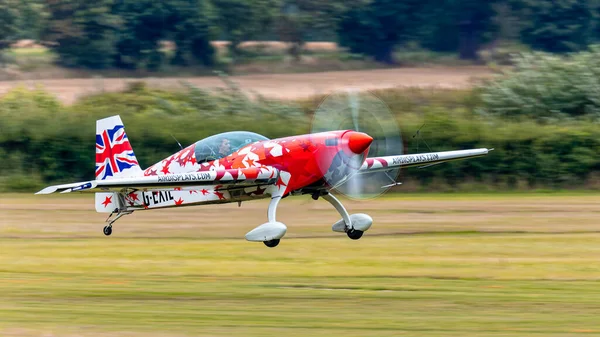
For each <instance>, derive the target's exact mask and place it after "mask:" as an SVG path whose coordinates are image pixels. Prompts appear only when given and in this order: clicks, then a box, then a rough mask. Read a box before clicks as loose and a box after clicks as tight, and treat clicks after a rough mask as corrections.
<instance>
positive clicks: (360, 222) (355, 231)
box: [323, 193, 373, 240]
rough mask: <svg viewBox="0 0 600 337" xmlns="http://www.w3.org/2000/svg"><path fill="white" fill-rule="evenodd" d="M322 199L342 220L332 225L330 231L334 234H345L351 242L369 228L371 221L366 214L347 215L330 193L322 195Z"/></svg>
mask: <svg viewBox="0 0 600 337" xmlns="http://www.w3.org/2000/svg"><path fill="white" fill-rule="evenodd" d="M323 199H325V200H327V201H328V202H329V203H330V204H332V205H333V207H335V209H336V210H337V211H338V213H340V215H341V216H342V219H341V220H339V221H338V222H336V223H335V224H333V226H332V227H331V229H332V230H333V231H334V232H345V233H346V235H348V237H349V238H350V239H352V240H358V239H360V238H361V237H362V235H363V233H364V232H365V231H366V230H367V229H369V228H370V227H371V224H372V223H373V219H371V217H370V216H368V215H367V214H362V213H360V214H352V215H349V214H348V211H346V208H344V205H342V203H341V202H340V201H339V200H338V199H337V198H336V197H334V196H333V195H332V194H331V193H327V194H325V195H323Z"/></svg>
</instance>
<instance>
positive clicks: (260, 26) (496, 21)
mask: <svg viewBox="0 0 600 337" xmlns="http://www.w3.org/2000/svg"><path fill="white" fill-rule="evenodd" d="M598 2H599V0H489V1H479V0H326V1H323V0H162V1H150V0H97V1H86V0H0V48H6V47H8V46H9V45H10V43H11V42H14V41H15V40H17V39H23V38H30V39H36V40H41V41H43V42H44V43H46V44H47V45H48V46H50V47H51V48H52V49H53V50H54V51H55V52H56V53H57V54H58V56H59V59H58V60H59V62H60V63H61V64H62V65H64V66H69V67H84V68H109V67H116V68H126V69H150V70H153V69H157V68H159V67H160V66H161V65H164V64H166V63H170V64H175V65H183V66H187V65H201V66H211V65H213V64H214V62H215V50H214V48H213V46H212V45H211V44H210V41H211V40H215V39H226V40H228V41H230V44H229V52H230V56H231V57H232V58H233V59H234V60H235V58H236V57H237V56H238V55H239V53H240V50H239V44H240V43H241V42H243V41H246V40H261V39H267V38H269V39H273V38H275V39H279V40H281V41H285V42H290V45H291V47H290V48H289V50H288V52H289V53H290V55H293V56H294V57H298V56H299V55H300V53H301V51H302V47H303V44H304V43H305V41H307V40H315V39H317V40H330V41H335V42H338V43H340V45H341V46H343V47H347V48H348V49H349V50H350V51H351V52H353V53H359V54H363V55H366V56H370V57H373V58H374V59H375V60H377V61H380V62H386V63H392V62H394V58H393V51H394V49H395V48H398V47H401V46H404V45H407V44H409V43H413V44H414V43H416V44H418V45H419V46H420V47H421V48H425V49H428V50H432V51H439V52H453V53H457V54H458V55H460V58H462V59H470V60H475V59H477V58H478V57H479V56H478V51H479V50H480V49H481V48H482V47H483V46H486V45H493V44H494V42H496V41H518V42H520V43H523V44H525V45H527V46H529V47H531V48H532V49H534V50H540V51H547V52H553V53H565V52H574V51H580V50H584V49H586V48H587V46H588V45H590V44H593V43H596V42H598V39H599V37H600V10H599V8H600V6H599V4H598ZM161 41H171V42H173V44H174V49H173V50H168V51H165V50H164V49H163V46H162V45H161Z"/></svg>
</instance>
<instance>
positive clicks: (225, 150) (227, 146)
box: [219, 138, 231, 158]
mask: <svg viewBox="0 0 600 337" xmlns="http://www.w3.org/2000/svg"><path fill="white" fill-rule="evenodd" d="M230 150H231V143H230V142H229V139H227V138H223V139H221V143H220V144H219V156H220V157H221V158H223V157H225V156H228V155H230V154H231V152H229V151H230Z"/></svg>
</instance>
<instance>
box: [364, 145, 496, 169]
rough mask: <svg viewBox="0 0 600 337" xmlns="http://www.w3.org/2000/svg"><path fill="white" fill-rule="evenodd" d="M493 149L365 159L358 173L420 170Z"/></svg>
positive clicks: (476, 155)
mask: <svg viewBox="0 0 600 337" xmlns="http://www.w3.org/2000/svg"><path fill="white" fill-rule="evenodd" d="M492 150H493V149H486V148H481V149H471V150H458V151H444V152H430V153H417V154H407V155H400V156H386V157H371V158H367V159H366V160H365V162H364V163H363V165H362V166H361V168H360V173H371V172H379V171H387V170H391V169H397V168H406V167H414V166H419V167H420V168H424V167H428V166H432V165H436V164H441V163H445V162H448V161H452V160H460V159H467V158H475V157H481V156H485V155H487V154H488V153H489V151H492Z"/></svg>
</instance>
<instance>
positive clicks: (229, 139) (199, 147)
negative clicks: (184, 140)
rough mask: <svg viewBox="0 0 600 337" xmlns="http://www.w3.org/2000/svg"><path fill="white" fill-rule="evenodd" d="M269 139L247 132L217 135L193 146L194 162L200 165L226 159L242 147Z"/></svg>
mask: <svg viewBox="0 0 600 337" xmlns="http://www.w3.org/2000/svg"><path fill="white" fill-rule="evenodd" d="M263 140H269V138H267V137H265V136H262V135H259V134H257V133H254V132H249V131H231V132H224V133H219V134H217V135H214V136H210V137H207V138H204V139H202V140H199V141H197V142H196V144H195V150H194V152H195V155H196V161H197V162H198V163H199V164H201V163H204V162H207V161H212V160H216V159H220V158H223V157H226V156H228V155H230V154H232V153H234V152H235V151H237V150H239V149H241V148H242V147H244V146H246V145H248V144H252V143H254V142H258V141H263Z"/></svg>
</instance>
